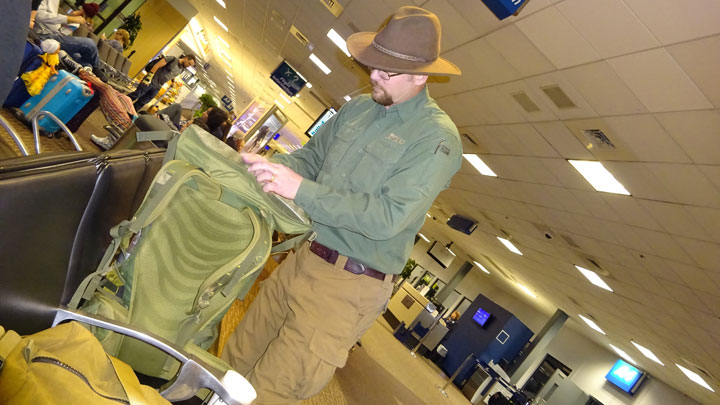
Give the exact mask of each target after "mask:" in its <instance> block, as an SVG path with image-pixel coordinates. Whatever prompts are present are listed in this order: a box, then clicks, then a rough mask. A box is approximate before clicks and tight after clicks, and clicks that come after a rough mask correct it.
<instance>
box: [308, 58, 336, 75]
mask: <svg viewBox="0 0 720 405" xmlns="http://www.w3.org/2000/svg"><path fill="white" fill-rule="evenodd" d="M310 60H311V61H312V62H313V63H314V64H315V65H316V66H317V67H319V68H320V70H322V71H323V73H325V74H326V75H329V74H330V72H332V70H330V68H329V67H327V65H326V64H324V63H323V61H321V60H320V58H318V57H317V56H315V54H314V53H311V54H310Z"/></svg>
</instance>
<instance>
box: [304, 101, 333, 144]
mask: <svg viewBox="0 0 720 405" xmlns="http://www.w3.org/2000/svg"><path fill="white" fill-rule="evenodd" d="M335 113H337V111H335V109H334V108H332V107H330V108H327V109H326V110H325V111H323V113H322V114H320V116H319V117H318V118H317V119H316V120H315V122H313V124H312V125H310V128H308V130H307V131H305V135H307V136H308V137H310V138H312V137H313V135H315V133H316V132H317V131H318V129H320V127H321V126H323V124H325V123H326V122H328V120H329V119H330V118H331V117H332V116H333V115H335Z"/></svg>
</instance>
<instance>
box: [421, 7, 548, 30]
mask: <svg viewBox="0 0 720 405" xmlns="http://www.w3.org/2000/svg"><path fill="white" fill-rule="evenodd" d="M425 1H426V0H422V1H420V3H424V2H425ZM543 1H544V0H543ZM416 3H417V1H416ZM450 5H452V6H453V7H455V9H456V10H457V12H458V14H459V15H460V16H461V17H462V18H463V21H464V22H465V23H466V24H469V25H470V26H471V27H472V28H473V29H474V30H475V33H476V34H477V35H478V36H479V35H485V34H487V33H488V32H492V31H495V30H496V29H498V28H500V27H502V26H504V25H508V24H512V21H511V18H506V19H504V20H498V19H497V17H495V15H494V14H493V13H492V12H491V11H490V9H489V8H487V6H485V5H484V4H482V3H481V2H478V1H476V0H452V1H451V2H450ZM420 7H422V5H420Z"/></svg>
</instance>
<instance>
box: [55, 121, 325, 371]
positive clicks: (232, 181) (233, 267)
mask: <svg viewBox="0 0 720 405" xmlns="http://www.w3.org/2000/svg"><path fill="white" fill-rule="evenodd" d="M169 134H172V135H173V136H172V140H171V141H170V142H169V145H168V151H167V154H166V157H165V163H164V164H163V167H162V168H161V169H160V171H159V172H158V173H157V175H156V176H155V178H154V180H153V182H152V184H151V186H150V188H149V190H148V192H147V194H146V195H145V199H144V201H143V202H142V204H141V205H140V208H138V210H137V212H136V213H135V215H134V216H133V217H132V218H131V219H130V220H127V221H123V222H121V223H120V224H118V225H117V226H115V227H114V228H112V230H111V231H110V233H111V236H112V237H113V241H112V243H111V244H110V246H109V247H108V249H107V251H106V252H105V255H104V257H103V259H102V261H101V262H100V265H99V266H98V268H97V271H96V272H95V273H93V274H91V275H89V276H88V277H87V278H86V279H85V280H84V281H83V282H82V284H81V285H80V287H79V288H78V290H77V291H76V292H75V295H74V296H73V298H72V300H71V302H70V303H69V305H68V306H69V307H70V309H75V308H80V309H81V310H82V311H85V312H88V313H91V314H97V315H101V316H104V317H106V318H109V319H114V320H118V321H121V322H125V323H128V324H130V325H131V326H132V327H135V328H138V329H141V330H145V331H148V332H151V333H153V334H155V335H158V336H160V337H162V338H165V339H167V340H168V341H170V342H172V343H174V344H175V345H177V346H179V347H182V348H183V349H184V350H186V351H187V352H189V353H191V354H193V355H196V356H198V357H200V358H201V359H202V360H204V361H207V362H208V363H213V364H215V365H217V366H218V367H220V368H224V369H229V368H230V367H229V366H228V365H227V364H225V363H223V362H222V361H221V360H219V359H217V358H215V357H214V356H212V355H210V354H209V353H208V352H207V351H206V349H207V348H208V347H209V346H210V345H211V344H212V342H213V341H214V340H215V338H216V337H217V327H218V323H219V321H220V320H221V319H222V317H223V315H224V314H225V312H226V311H227V310H228V308H229V307H230V305H231V304H232V302H233V301H234V300H235V299H236V298H238V299H242V298H243V297H244V296H245V294H246V293H247V291H248V290H249V288H250V287H251V286H252V284H253V282H254V281H255V279H256V278H257V276H258V275H259V273H260V270H261V269H262V267H263V265H264V264H265V262H266V260H267V259H268V256H269V254H270V252H271V249H272V246H271V244H272V234H273V231H274V230H277V231H279V232H282V233H285V234H300V235H309V233H310V230H311V224H310V221H309V220H308V219H307V217H306V216H305V214H304V213H303V212H302V210H301V209H300V208H299V207H297V206H295V205H294V204H293V203H292V202H291V201H289V200H285V199H283V198H282V197H278V196H276V195H272V194H267V193H265V192H263V191H262V187H261V186H260V185H259V184H258V183H257V181H256V180H255V178H254V176H253V175H252V174H250V173H249V172H248V171H247V166H246V165H245V164H244V163H243V162H242V159H241V157H240V155H239V154H238V153H237V152H236V151H234V150H232V149H231V148H229V147H228V146H226V145H225V144H224V143H223V142H221V141H220V140H218V139H217V138H215V137H214V136H212V135H210V134H208V133H207V132H205V131H203V130H201V129H200V128H198V127H196V126H191V127H189V128H188V129H186V130H185V131H184V132H183V133H182V135H180V134H178V133H170V132H168V133H147V132H146V133H140V134H138V138H139V139H141V140H147V139H160V138H162V137H167V136H168V135H169ZM297 241H298V242H299V239H298V240H297ZM287 246H288V244H286V245H284V246H282V247H278V249H277V250H283V249H285V248H286V247H287ZM93 333H95V335H96V336H97V337H98V339H99V340H100V341H101V343H102V344H103V347H104V348H105V350H106V351H107V352H108V353H109V354H111V355H114V356H116V357H118V358H119V359H121V360H122V361H125V362H127V363H128V364H130V365H131V366H132V368H133V369H134V370H136V371H139V372H141V373H143V374H146V375H150V376H156V377H163V378H166V379H169V378H171V377H172V376H173V375H174V374H175V372H176V370H177V368H178V364H177V362H175V361H174V360H172V359H170V358H169V357H168V356H167V355H166V354H165V353H163V352H161V351H159V350H157V349H154V348H152V347H151V346H148V345H147V344H145V343H142V342H140V341H137V340H134V339H130V338H125V337H124V336H122V335H119V334H115V333H112V332H108V331H105V330H102V329H95V328H93Z"/></svg>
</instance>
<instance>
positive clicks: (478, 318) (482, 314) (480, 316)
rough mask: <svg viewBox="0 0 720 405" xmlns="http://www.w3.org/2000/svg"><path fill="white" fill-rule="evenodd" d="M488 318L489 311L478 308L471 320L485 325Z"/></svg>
mask: <svg viewBox="0 0 720 405" xmlns="http://www.w3.org/2000/svg"><path fill="white" fill-rule="evenodd" d="M488 319H490V313H489V312H487V311H486V310H484V309H482V308H478V310H477V311H475V315H473V321H475V322H476V323H477V324H478V325H480V326H485V324H486V323H487V321H488Z"/></svg>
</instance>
